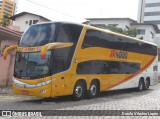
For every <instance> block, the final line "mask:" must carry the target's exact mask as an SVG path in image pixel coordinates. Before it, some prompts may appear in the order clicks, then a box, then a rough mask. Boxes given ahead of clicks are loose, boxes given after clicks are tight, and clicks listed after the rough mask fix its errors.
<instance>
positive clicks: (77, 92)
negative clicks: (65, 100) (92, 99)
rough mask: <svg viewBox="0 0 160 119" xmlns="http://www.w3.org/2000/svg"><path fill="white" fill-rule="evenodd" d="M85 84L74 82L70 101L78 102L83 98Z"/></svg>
mask: <svg viewBox="0 0 160 119" xmlns="http://www.w3.org/2000/svg"><path fill="white" fill-rule="evenodd" d="M85 89H86V88H85V83H84V82H83V81H78V82H76V84H75V86H74V90H73V94H72V100H74V101H78V100H81V99H82V98H83V97H84V94H85Z"/></svg>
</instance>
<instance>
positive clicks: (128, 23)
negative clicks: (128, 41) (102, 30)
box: [87, 18, 160, 43]
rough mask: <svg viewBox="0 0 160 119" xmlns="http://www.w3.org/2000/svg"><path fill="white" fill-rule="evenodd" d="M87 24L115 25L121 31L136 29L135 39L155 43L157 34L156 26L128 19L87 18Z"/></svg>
mask: <svg viewBox="0 0 160 119" xmlns="http://www.w3.org/2000/svg"><path fill="white" fill-rule="evenodd" d="M87 20H89V21H88V24H89V25H92V26H95V25H117V27H119V28H122V29H128V28H136V29H137V30H138V35H137V38H141V39H142V40H145V41H149V42H153V43H156V40H155V35H156V34H157V33H159V32H160V31H159V29H158V27H157V25H154V24H148V23H137V22H136V21H135V20H133V19H130V18H87Z"/></svg>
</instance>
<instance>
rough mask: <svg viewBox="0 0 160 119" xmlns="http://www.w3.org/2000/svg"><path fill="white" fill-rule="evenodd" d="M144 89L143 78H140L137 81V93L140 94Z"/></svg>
mask: <svg viewBox="0 0 160 119" xmlns="http://www.w3.org/2000/svg"><path fill="white" fill-rule="evenodd" d="M144 87H145V83H144V78H143V77H141V78H140V79H139V83H138V87H137V91H138V92H141V91H142V90H143V89H144Z"/></svg>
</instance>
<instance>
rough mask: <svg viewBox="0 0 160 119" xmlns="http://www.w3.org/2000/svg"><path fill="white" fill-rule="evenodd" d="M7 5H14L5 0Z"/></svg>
mask: <svg viewBox="0 0 160 119" xmlns="http://www.w3.org/2000/svg"><path fill="white" fill-rule="evenodd" d="M5 3H6V4H7V5H9V6H13V4H11V3H9V2H5Z"/></svg>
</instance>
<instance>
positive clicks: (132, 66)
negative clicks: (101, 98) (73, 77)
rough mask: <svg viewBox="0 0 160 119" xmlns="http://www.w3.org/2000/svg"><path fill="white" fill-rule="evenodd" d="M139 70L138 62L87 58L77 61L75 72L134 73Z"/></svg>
mask: <svg viewBox="0 0 160 119" xmlns="http://www.w3.org/2000/svg"><path fill="white" fill-rule="evenodd" d="M139 70H140V63H135V62H118V61H106V60H89V61H85V62H81V63H78V65H77V70H76V73H77V74H134V73H136V72H137V71H139Z"/></svg>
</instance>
